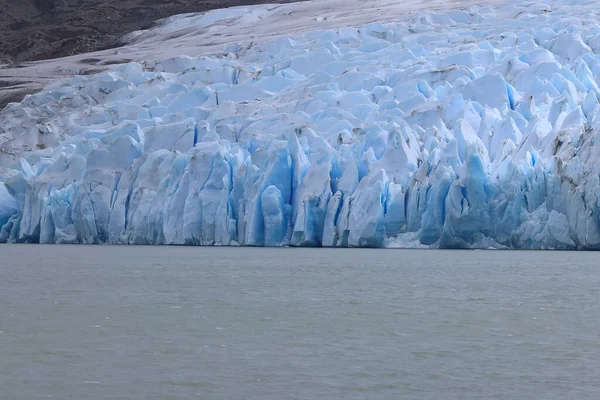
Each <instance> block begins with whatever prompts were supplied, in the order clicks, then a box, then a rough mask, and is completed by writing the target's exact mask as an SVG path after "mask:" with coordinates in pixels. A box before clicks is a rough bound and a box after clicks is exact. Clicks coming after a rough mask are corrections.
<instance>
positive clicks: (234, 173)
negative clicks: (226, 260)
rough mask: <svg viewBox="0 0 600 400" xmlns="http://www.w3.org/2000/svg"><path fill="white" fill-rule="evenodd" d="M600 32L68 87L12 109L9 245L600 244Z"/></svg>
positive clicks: (408, 21) (307, 41)
mask: <svg viewBox="0 0 600 400" xmlns="http://www.w3.org/2000/svg"><path fill="white" fill-rule="evenodd" d="M237 12H238V10H229V11H227V13H233V14H235V13H237ZM257 13H258V11H257ZM233 14H227V15H233ZM227 15H226V16H227ZM599 16H600V5H598V4H597V3H595V2H591V1H581V0H579V1H573V0H563V1H557V2H553V3H552V4H551V5H549V4H541V3H531V2H523V1H514V2H510V3H506V4H502V5H499V6H495V7H491V6H482V7H474V8H471V9H469V10H467V11H465V10H452V11H436V12H430V11H427V12H420V13H414V14H412V15H409V16H405V17H399V18H397V19H396V20H394V21H390V22H387V23H385V24H382V23H369V24H367V25H365V26H361V27H358V28H352V27H342V28H339V29H328V30H314V31H311V32H307V33H305V34H303V35H301V36H296V37H293V38H287V37H279V38H277V39H273V40H270V41H265V42H263V43H259V44H254V45H251V46H248V45H231V46H229V47H227V48H226V49H222V50H221V51H220V52H216V53H213V54H206V55H203V56H200V57H197V58H192V57H177V58H172V59H166V60H163V61H159V62H156V63H152V66H151V67H148V66H146V67H145V66H143V65H140V64H138V63H130V64H127V65H123V66H119V67H117V68H114V69H112V70H111V71H110V72H104V73H101V74H98V75H91V76H79V77H73V78H70V79H67V80H64V81H60V82H57V83H55V84H53V85H50V86H48V87H46V88H45V89H44V90H43V91H42V92H40V93H38V94H36V95H33V96H29V97H28V98H26V99H25V100H24V101H23V103H21V104H19V105H11V106H9V107H8V108H7V109H6V110H5V111H4V112H3V113H2V114H0V127H1V128H0V129H3V130H4V133H3V134H2V135H0V147H1V148H2V149H4V155H0V163H3V164H4V165H5V166H7V167H8V168H6V169H5V170H4V172H3V173H1V174H0V181H3V182H4V187H5V188H6V191H2V187H1V186H0V202H3V204H4V207H2V204H0V210H1V209H4V210H13V211H12V215H11V216H10V218H9V220H8V222H7V223H6V224H5V225H4V227H3V228H2V230H1V232H0V240H6V241H31V242H42V243H74V242H78V243H137V244H163V243H165V244H193V245H197V244H202V245H212V244H221V245H232V244H241V245H256V246H263V245H267V246H278V245H294V246H303V245H313V246H319V245H323V246H372V247H379V246H390V247H393V246H403V247H421V246H433V247H467V248H490V247H491V248H533V249H542V248H564V249H571V248H582V249H583V248H585V249H591V248H593V249H598V248H600V219H599V216H600V175H599V173H600V162H599V161H600V147H598V146H597V142H598V140H599V139H600V137H599V136H598V128H600V120H599V116H600V105H599V102H598V98H600V88H599V86H598V85H599V83H600V57H599V56H598V54H599V51H600V25H599V24H598V20H599V19H598V17H599ZM236 17H240V18H245V19H247V20H251V19H252V18H253V17H252V15H250V13H243V14H241V16H239V15H238V16H236ZM194 18H196V21H193V20H189V19H188V17H184V18H176V19H174V20H173V21H171V22H170V23H169V24H166V25H164V26H162V27H159V28H156V30H155V31H154V32H152V33H145V34H138V35H135V36H136V39H135V40H138V41H139V44H142V43H144V42H145V41H148V40H154V39H155V38H156V37H159V36H162V35H169V34H172V32H171V31H180V28H184V29H186V32H187V31H189V30H190V29H192V30H193V29H196V28H195V27H196V26H206V24H212V25H210V26H218V24H217V25H214V21H212V20H208V21H207V20H206V18H207V16H206V15H205V16H200V17H194ZM219 18H223V16H220V17H219ZM226 19H227V18H224V19H223V20H226ZM173 24H175V25H173ZM202 24H204V25H202ZM144 35H146V36H147V37H146V38H144ZM130 39H131V38H130ZM15 138H18V140H14V139H15ZM11 140H12V141H11ZM23 144H26V145H27V147H23V146H22V145H23ZM30 149H35V150H34V151H30ZM3 193H4V194H3ZM7 193H8V194H9V195H10V196H6V194H7ZM2 198H4V199H5V200H2ZM6 199H8V200H6ZM15 206H16V211H14V210H15ZM9 214H11V212H10V211H9V212H4V215H9ZM0 218H2V212H0ZM5 219H6V217H5Z"/></svg>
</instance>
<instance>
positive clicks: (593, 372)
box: [0, 245, 600, 400]
mask: <svg viewBox="0 0 600 400" xmlns="http://www.w3.org/2000/svg"><path fill="white" fill-rule="evenodd" d="M0 260H1V261H0V331H1V332H0V399H2V400H13V399H28V400H29V399H47V398H53V399H78V400H79V399H94V400H96V399H98V400H100V399H102V400H107V399H161V400H162V399H194V398H200V399H227V400H230V399H231V400H233V399H261V400H267V399H273V400H275V399H277V400H279V399H436V400H437V399H599V398H600V381H599V380H598V377H599V375H600V270H599V269H598V267H599V264H600V263H599V261H600V254H598V253H583V252H582V253H568V252H556V253H551V252H499V251H420V250H413V251H400V250H315V249H248V248H187V247H90V246H34V245H24V246H18V245H9V246H0Z"/></svg>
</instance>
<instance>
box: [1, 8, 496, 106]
mask: <svg viewBox="0 0 600 400" xmlns="http://www.w3.org/2000/svg"><path fill="white" fill-rule="evenodd" d="M502 1H503V0H402V1H397V0H310V1H305V2H300V3H290V4H265V5H257V6H246V7H233V8H229V9H224V10H223V9H221V10H213V11H209V12H206V13H198V14H183V15H177V16H173V17H170V18H166V19H164V20H161V21H160V22H159V26H158V27H157V28H155V29H150V30H149V31H145V32H134V33H132V34H131V35H127V36H126V37H124V38H123V39H124V40H123V42H124V44H125V45H124V46H122V47H119V48H116V49H110V50H104V51H98V52H93V53H87V54H80V55H75V56H71V57H64V58H59V59H55V60H43V61H36V62H24V63H20V64H18V65H17V66H14V65H1V64H0V81H4V82H6V83H7V84H6V85H2V86H3V87H0V100H1V99H3V98H9V97H10V96H11V95H12V94H16V93H23V92H26V93H27V92H33V91H37V90H40V89H42V88H43V87H44V86H46V85H48V84H50V83H52V82H54V81H56V80H57V79H61V78H65V77H69V76H72V75H78V74H90V73H94V72H100V71H104V70H107V69H109V68H111V66H113V65H115V64H122V63H126V62H129V61H137V62H144V63H146V64H149V65H152V64H153V63H154V62H155V61H157V60H161V59H165V58H170V57H177V56H181V55H184V54H185V55H188V56H192V57H193V56H198V55H200V54H203V53H206V52H214V51H217V52H218V51H221V50H222V49H223V48H224V47H225V46H227V45H230V44H234V43H240V44H248V43H251V42H253V43H262V42H264V41H266V40H269V39H273V38H277V37H285V36H297V35H301V34H303V33H306V32H311V31H314V30H323V29H333V28H338V27H343V26H360V25H363V24H366V23H369V22H372V21H387V20H391V19H394V18H397V17H398V16H400V15H402V14H406V13H410V12H418V11H420V10H444V9H456V8H461V7H471V6H474V5H478V4H490V5H491V4H498V3H501V2H502Z"/></svg>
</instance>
